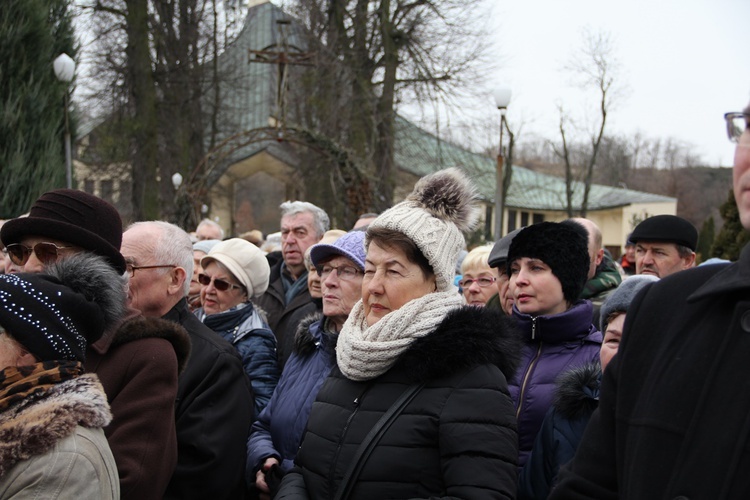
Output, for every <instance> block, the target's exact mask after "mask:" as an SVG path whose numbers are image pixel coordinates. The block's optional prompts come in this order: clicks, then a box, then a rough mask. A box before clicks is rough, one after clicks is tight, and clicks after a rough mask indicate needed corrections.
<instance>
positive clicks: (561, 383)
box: [553, 363, 602, 420]
mask: <svg viewBox="0 0 750 500" xmlns="http://www.w3.org/2000/svg"><path fill="white" fill-rule="evenodd" d="M601 376H602V370H601V367H600V366H599V363H589V364H586V365H583V366H577V367H575V368H572V369H570V370H568V371H566V372H565V373H563V374H562V375H560V378H558V379H557V390H556V391H555V401H554V403H553V405H554V406H555V410H556V411H557V412H558V413H560V415H562V416H563V417H565V418H567V419H568V420H577V419H579V418H581V417H586V416H588V415H591V413H592V412H593V411H594V410H595V409H596V407H597V406H598V405H599V384H600V382H601Z"/></svg>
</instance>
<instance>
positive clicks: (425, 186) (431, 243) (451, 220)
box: [367, 168, 478, 292]
mask: <svg viewBox="0 0 750 500" xmlns="http://www.w3.org/2000/svg"><path fill="white" fill-rule="evenodd" d="M476 200H477V195H476V189H475V188H474V186H473V185H472V183H471V182H470V181H469V179H468V178H467V177H466V175H465V174H464V173H462V172H461V171H460V170H459V169H457V168H448V169H445V170H441V171H439V172H435V173H434V174H430V175H427V176H425V177H422V178H421V179H420V180H419V181H417V183H416V184H415V185H414V190H413V191H412V193H411V194H410V195H409V196H408V197H407V198H406V200H404V201H402V202H401V203H398V204H397V205H395V206H393V207H391V208H389V209H388V210H386V211H385V212H383V213H382V214H381V215H380V216H378V218H377V219H375V220H374V221H373V222H372V223H371V224H370V226H369V228H368V236H367V245H368V246H369V243H370V237H369V229H375V228H385V229H390V230H392V231H397V232H399V233H402V234H405V235H406V236H407V237H409V238H410V239H411V240H412V241H413V242H414V244H415V245H416V246H417V248H419V250H420V251H421V252H422V255H424V256H425V258H427V261H428V262H429V263H430V266H431V267H432V270H433V272H434V273H435V281H436V284H437V289H438V291H440V292H447V291H451V290H454V289H455V285H454V284H453V281H454V277H455V273H456V260H457V259H458V254H459V252H460V251H461V250H463V248H464V245H465V240H464V235H463V232H465V231H470V230H471V229H473V228H474V226H475V224H476V221H477V217H478V209H477V207H476V203H475V202H476Z"/></svg>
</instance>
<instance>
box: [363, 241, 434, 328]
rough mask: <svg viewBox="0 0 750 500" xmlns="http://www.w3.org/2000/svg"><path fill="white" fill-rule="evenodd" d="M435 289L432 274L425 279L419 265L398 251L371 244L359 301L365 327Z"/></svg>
mask: <svg viewBox="0 0 750 500" xmlns="http://www.w3.org/2000/svg"><path fill="white" fill-rule="evenodd" d="M435 290H436V285H435V277H434V276H431V277H430V278H426V277H425V275H424V273H423V272H422V269H421V268H420V267H419V265H417V264H415V263H413V262H410V261H409V259H407V258H406V255H405V254H404V253H403V252H402V251H401V250H399V249H396V248H383V247H381V246H380V245H378V244H377V243H376V242H374V241H373V242H372V243H370V246H369V248H368V249H367V258H366V259H365V276H364V279H363V280H362V304H363V306H364V309H365V318H366V320H367V325H368V326H372V325H374V324H375V323H377V322H378V321H380V320H381V319H382V318H383V317H384V316H385V315H387V314H388V313H390V312H391V311H396V310H398V309H400V308H401V307H403V306H404V305H406V304H407V303H408V302H409V301H411V300H414V299H417V298H419V297H423V296H425V295H427V294H428V293H432V292H434V291H435Z"/></svg>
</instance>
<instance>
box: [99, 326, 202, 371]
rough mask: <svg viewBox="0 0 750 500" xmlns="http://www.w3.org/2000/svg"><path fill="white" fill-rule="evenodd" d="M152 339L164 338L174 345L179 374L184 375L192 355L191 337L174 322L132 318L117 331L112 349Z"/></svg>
mask: <svg viewBox="0 0 750 500" xmlns="http://www.w3.org/2000/svg"><path fill="white" fill-rule="evenodd" d="M150 337H156V338H162V339H164V340H167V341H169V342H170V343H171V344H172V346H173V347H174V352H175V354H177V370H178V373H182V370H183V369H184V368H185V364H186V363H187V360H188V356H189V355H190V336H189V335H188V333H187V332H186V331H185V329H184V328H183V327H182V326H180V325H178V324H177V323H175V322H173V321H168V320H165V319H160V318H146V317H143V316H136V317H134V318H131V319H129V320H128V321H125V322H124V323H122V325H120V328H118V329H117V331H116V332H115V334H114V335H113V338H112V343H111V345H110V347H117V346H120V345H123V344H127V343H128V342H132V341H134V340H140V339H144V338H150Z"/></svg>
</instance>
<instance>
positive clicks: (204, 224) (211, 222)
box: [195, 219, 224, 240]
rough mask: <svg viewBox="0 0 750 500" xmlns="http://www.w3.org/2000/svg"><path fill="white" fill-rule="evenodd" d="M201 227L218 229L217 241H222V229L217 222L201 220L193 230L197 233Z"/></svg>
mask: <svg viewBox="0 0 750 500" xmlns="http://www.w3.org/2000/svg"><path fill="white" fill-rule="evenodd" d="M201 226H211V227H213V228H215V229H218V230H219V234H220V235H221V237H220V238H218V239H220V240H223V239H224V228H223V227H221V225H220V224H219V223H218V222H215V221H212V220H211V219H203V220H202V221H200V222H199V223H198V225H197V226H196V228H195V230H196V231H197V230H198V229H200V227H201Z"/></svg>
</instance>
